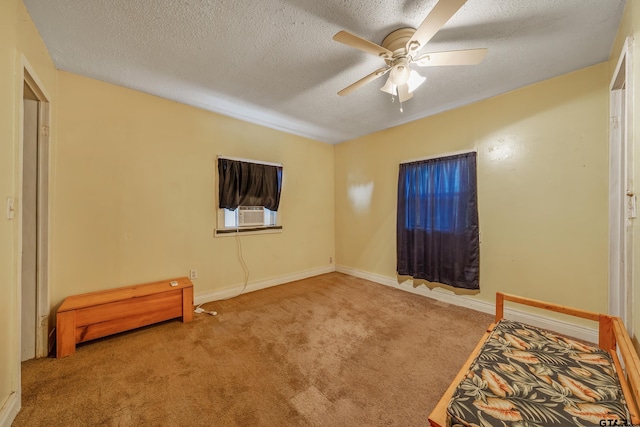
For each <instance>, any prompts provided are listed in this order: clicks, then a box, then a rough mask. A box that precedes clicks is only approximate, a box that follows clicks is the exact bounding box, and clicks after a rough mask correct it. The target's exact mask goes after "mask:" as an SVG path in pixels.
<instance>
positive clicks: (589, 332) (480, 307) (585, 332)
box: [336, 265, 598, 343]
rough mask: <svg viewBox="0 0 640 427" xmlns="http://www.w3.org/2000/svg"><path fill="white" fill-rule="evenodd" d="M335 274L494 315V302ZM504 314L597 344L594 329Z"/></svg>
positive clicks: (535, 316) (351, 270)
mask: <svg viewBox="0 0 640 427" xmlns="http://www.w3.org/2000/svg"><path fill="white" fill-rule="evenodd" d="M336 271H337V272H339V273H344V274H348V275H350V276H355V277H359V278H361V279H366V280H369V281H371V282H375V283H379V284H381V285H385V286H391V287H393V288H396V289H400V290H403V291H407V292H411V293H412V294H417V295H422V296H425V297H429V298H433V299H435V300H438V301H442V302H446V303H449V304H453V305H459V306H462V307H466V308H470V309H472V310H476V311H481V312H483V313H488V314H495V312H496V305H495V303H490V302H486V301H481V300H478V299H476V298H471V297H468V296H466V295H455V294H453V293H451V292H449V291H445V290H441V289H438V288H436V289H433V290H431V289H429V288H427V287H426V286H418V287H415V288H414V287H413V283H412V281H411V280H408V281H406V282H404V283H398V281H397V280H396V279H394V278H391V277H386V276H381V275H379V274H375V273H368V272H366V271H362V270H357V269H355V268H350V267H345V266H342V265H338V266H336ZM504 315H505V317H506V318H508V319H510V320H514V321H517V322H522V323H526V324H529V325H532V326H537V327H539V328H543V329H549V330H551V331H554V332H557V333H559V334H562V335H567V336H570V337H574V338H579V339H581V340H584V341H588V342H591V343H597V342H598V331H597V329H594V328H588V327H585V326H581V325H576V324H574V323H569V322H565V321H562V320H557V319H551V318H549V317H545V316H540V315H538V314H533V313H527V312H524V311H520V310H514V309H512V308H505V309H504Z"/></svg>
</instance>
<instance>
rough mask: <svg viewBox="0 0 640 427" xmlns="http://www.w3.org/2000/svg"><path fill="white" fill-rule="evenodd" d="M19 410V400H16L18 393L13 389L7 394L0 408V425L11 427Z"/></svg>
mask: <svg viewBox="0 0 640 427" xmlns="http://www.w3.org/2000/svg"><path fill="white" fill-rule="evenodd" d="M19 411H20V402H19V401H18V394H17V393H16V392H15V391H14V392H11V394H9V397H7V401H6V402H5V403H4V405H3V406H2V408H0V427H11V424H12V423H13V420H15V419H16V415H18V412H19Z"/></svg>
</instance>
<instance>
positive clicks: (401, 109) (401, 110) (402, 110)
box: [400, 102, 404, 113]
mask: <svg viewBox="0 0 640 427" xmlns="http://www.w3.org/2000/svg"><path fill="white" fill-rule="evenodd" d="M400 112H401V113H404V109H403V108H402V102H401V103H400Z"/></svg>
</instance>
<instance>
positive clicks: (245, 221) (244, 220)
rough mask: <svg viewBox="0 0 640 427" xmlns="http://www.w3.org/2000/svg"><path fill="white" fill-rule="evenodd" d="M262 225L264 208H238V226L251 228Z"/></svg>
mask: <svg viewBox="0 0 640 427" xmlns="http://www.w3.org/2000/svg"><path fill="white" fill-rule="evenodd" d="M256 225H264V208H263V207H262V206H240V207H238V226H239V227H251V226H256Z"/></svg>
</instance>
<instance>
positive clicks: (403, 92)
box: [398, 83, 413, 102]
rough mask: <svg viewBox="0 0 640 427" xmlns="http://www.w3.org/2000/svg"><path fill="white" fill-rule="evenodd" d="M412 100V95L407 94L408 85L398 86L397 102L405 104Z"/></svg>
mask: <svg viewBox="0 0 640 427" xmlns="http://www.w3.org/2000/svg"><path fill="white" fill-rule="evenodd" d="M411 98H413V94H412V93H411V92H409V85H408V84H406V83H405V84H403V85H401V86H398V101H400V102H405V101H408V100H410V99H411Z"/></svg>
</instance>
